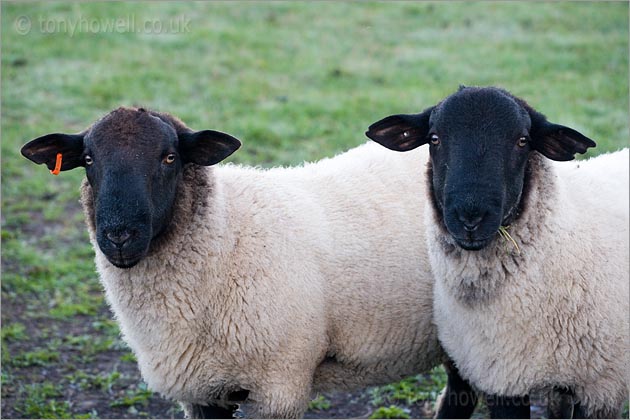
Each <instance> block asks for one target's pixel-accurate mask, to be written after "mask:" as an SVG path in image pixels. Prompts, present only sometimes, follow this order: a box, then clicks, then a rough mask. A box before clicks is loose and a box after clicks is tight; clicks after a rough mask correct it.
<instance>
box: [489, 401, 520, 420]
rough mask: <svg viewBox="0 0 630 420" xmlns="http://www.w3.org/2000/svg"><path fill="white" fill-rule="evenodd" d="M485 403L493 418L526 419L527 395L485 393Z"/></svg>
mask: <svg viewBox="0 0 630 420" xmlns="http://www.w3.org/2000/svg"><path fill="white" fill-rule="evenodd" d="M486 404H487V405H488V409H490V417H491V418H493V419H528V418H530V412H529V396H528V395H525V396H522V397H520V396H518V397H505V396H502V395H486Z"/></svg>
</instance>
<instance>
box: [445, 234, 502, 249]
mask: <svg viewBox="0 0 630 420" xmlns="http://www.w3.org/2000/svg"><path fill="white" fill-rule="evenodd" d="M453 239H455V242H456V243H457V245H459V247H460V248H462V249H464V250H466V251H479V250H481V249H483V248H485V247H486V246H487V245H488V244H489V243H490V241H491V240H492V237H490V238H484V239H468V238H457V237H453Z"/></svg>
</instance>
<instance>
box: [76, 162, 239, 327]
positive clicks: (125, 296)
mask: <svg viewBox="0 0 630 420" xmlns="http://www.w3.org/2000/svg"><path fill="white" fill-rule="evenodd" d="M219 190H220V188H218V187H217V185H216V183H215V181H214V176H213V168H205V167H200V166H197V165H187V166H186V167H185V168H184V171H183V175H182V180H181V182H180V185H179V188H178V192H177V197H176V199H175V204H174V207H173V215H172V220H171V222H170V223H169V225H168V227H167V228H166V229H165V230H164V231H163V232H162V233H161V234H160V235H159V236H158V237H156V238H154V239H153V241H152V244H151V247H150V249H149V252H148V255H147V256H146V257H145V258H144V259H143V260H142V261H140V262H139V263H138V264H137V265H136V266H134V267H132V268H129V269H119V268H116V267H114V266H113V265H112V264H110V263H109V262H108V261H107V259H106V258H105V256H104V255H103V254H102V253H101V252H100V250H99V248H98V245H97V243H96V240H95V224H94V220H95V219H94V200H93V194H92V190H91V188H90V186H89V184H88V183H87V181H85V182H84V183H83V186H82V204H83V207H84V212H85V215H86V223H87V227H88V232H89V234H90V240H91V242H92V244H93V247H94V250H95V253H96V264H97V266H98V269H99V270H98V271H99V273H101V281H102V282H103V284H104V286H105V290H106V293H107V298H108V301H109V302H110V304H111V306H112V308H113V309H114V312H116V315H117V316H119V317H120V316H121V315H122V313H125V314H127V315H128V316H129V317H138V318H140V317H148V316H151V311H149V310H147V308H148V307H149V306H150V305H152V304H156V305H159V307H163V308H165V310H164V312H162V313H160V314H154V315H156V318H159V324H160V325H165V321H167V323H168V318H169V317H168V316H169V315H171V313H172V316H173V324H177V322H178V320H179V319H181V317H182V316H183V317H184V318H191V319H193V318H195V316H196V314H198V313H202V312H203V311H204V310H207V308H205V307H204V308H202V306H205V305H207V304H208V302H207V301H202V300H200V299H199V296H200V295H205V296H210V297H211V299H214V300H215V302H216V300H217V299H220V298H221V292H220V291H221V288H222V287H223V286H224V285H223V283H224V282H225V281H227V279H225V278H223V277H221V276H219V275H218V273H219V272H220V269H221V267H220V266H221V264H222V263H223V262H224V261H225V260H226V258H225V255H224V254H225V252H227V251H226V250H231V249H233V246H230V241H232V242H233V240H232V239H231V236H230V235H228V234H227V227H226V222H225V219H226V217H225V215H224V213H225V212H226V210H225V208H224V206H223V205H222V203H223V200H222V199H221V198H220V197H218V195H220V192H219ZM201 266H202V267H201ZM182 302H183V303H182ZM169 308H171V309H172V311H169V310H168V309H169ZM181 308H185V309H184V310H182V309H181ZM182 312H183V313H182ZM165 315H166V316H165ZM185 315H187V316H185Z"/></svg>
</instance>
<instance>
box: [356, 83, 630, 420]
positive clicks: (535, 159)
mask: <svg viewBox="0 0 630 420" xmlns="http://www.w3.org/2000/svg"><path fill="white" fill-rule="evenodd" d="M367 135H368V137H370V138H372V139H373V140H375V141H377V142H378V143H380V144H382V145H384V146H386V147H388V148H390V149H393V150H399V151H406V150H411V149H413V148H415V147H418V146H420V145H423V144H426V143H429V144H430V145H429V149H430V156H431V158H430V161H429V164H428V176H427V177H426V180H427V182H428V189H429V191H430V193H429V196H428V198H429V200H430V203H431V205H430V206H427V208H426V210H425V216H426V217H425V222H426V224H427V237H426V238H427V242H428V246H429V253H430V261H431V266H432V270H433V272H434V275H435V276H436V286H435V290H434V300H435V302H434V310H435V318H436V323H437V325H438V335H439V338H440V341H441V343H442V344H443V346H444V348H445V350H446V351H447V352H448V354H449V356H450V357H451V358H452V359H453V361H454V362H455V364H456V366H457V367H458V368H459V371H460V373H461V375H462V377H463V378H466V379H468V380H469V381H470V383H471V384H472V385H474V386H476V387H477V388H478V389H480V390H482V391H484V392H485V393H488V394H492V395H495V396H496V398H495V397H493V398H491V401H492V402H493V403H494V402H496V401H503V402H504V403H505V402H506V401H507V404H508V405H509V400H510V397H517V396H523V397H526V396H527V394H528V393H530V392H534V391H541V390H547V389H551V388H553V387H555V389H556V390H565V391H566V392H565V393H567V394H569V395H572V396H573V397H574V401H575V402H576V406H575V410H576V411H575V412H574V415H576V416H578V417H579V416H589V417H615V416H618V415H620V410H621V408H622V405H623V402H624V400H626V399H627V398H628V383H629V367H630V362H629V360H630V352H629V351H628V350H629V348H630V342H629V338H628V334H629V309H628V305H629V302H628V300H629V292H628V288H629V280H628V259H629V258H628V252H629V247H628V190H629V187H628V150H627V149H625V150H623V151H619V152H616V153H611V154H606V155H602V156H599V157H597V158H594V159H590V160H588V161H583V162H578V163H556V162H552V161H567V160H571V159H573V158H574V155H575V154H576V153H584V152H585V151H586V150H587V148H588V147H593V146H595V143H594V142H593V141H592V140H590V139H588V138H587V137H585V136H583V135H582V134H580V133H579V132H577V131H575V130H573V129H571V128H568V127H565V126H561V125H557V124H553V123H550V122H548V121H547V119H546V117H545V116H544V115H542V114H540V113H538V112H536V111H535V110H533V109H532V108H531V107H530V106H529V105H528V104H527V103H526V102H525V101H523V100H521V99H519V98H516V97H514V96H513V95H511V94H510V93H508V92H506V91H504V90H502V89H498V88H464V87H462V88H460V90H459V91H458V92H456V93H454V94H453V95H451V96H449V97H448V98H446V99H445V100H443V101H442V102H440V103H439V104H438V105H436V106H434V107H431V108H428V109H427V110H425V111H424V112H422V113H420V114H416V115H393V116H390V117H387V118H385V119H383V120H381V121H379V122H377V123H375V124H373V125H372V126H371V127H370V128H369V131H368V132H367ZM418 176H421V175H420V174H418ZM521 408H524V409H525V411H524V410H521V412H520V415H526V416H529V408H528V407H527V406H524V407H523V406H521ZM499 409H500V407H493V410H494V413H501V412H500V411H497V410H499Z"/></svg>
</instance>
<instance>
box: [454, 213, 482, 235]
mask: <svg viewBox="0 0 630 420" xmlns="http://www.w3.org/2000/svg"><path fill="white" fill-rule="evenodd" d="M483 217H484V215H483V214H482V215H469V214H461V213H460V214H459V221H460V222H462V224H463V225H464V230H465V231H466V232H474V231H476V230H477V229H478V228H479V225H480V224H481V221H482V220H483Z"/></svg>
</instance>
